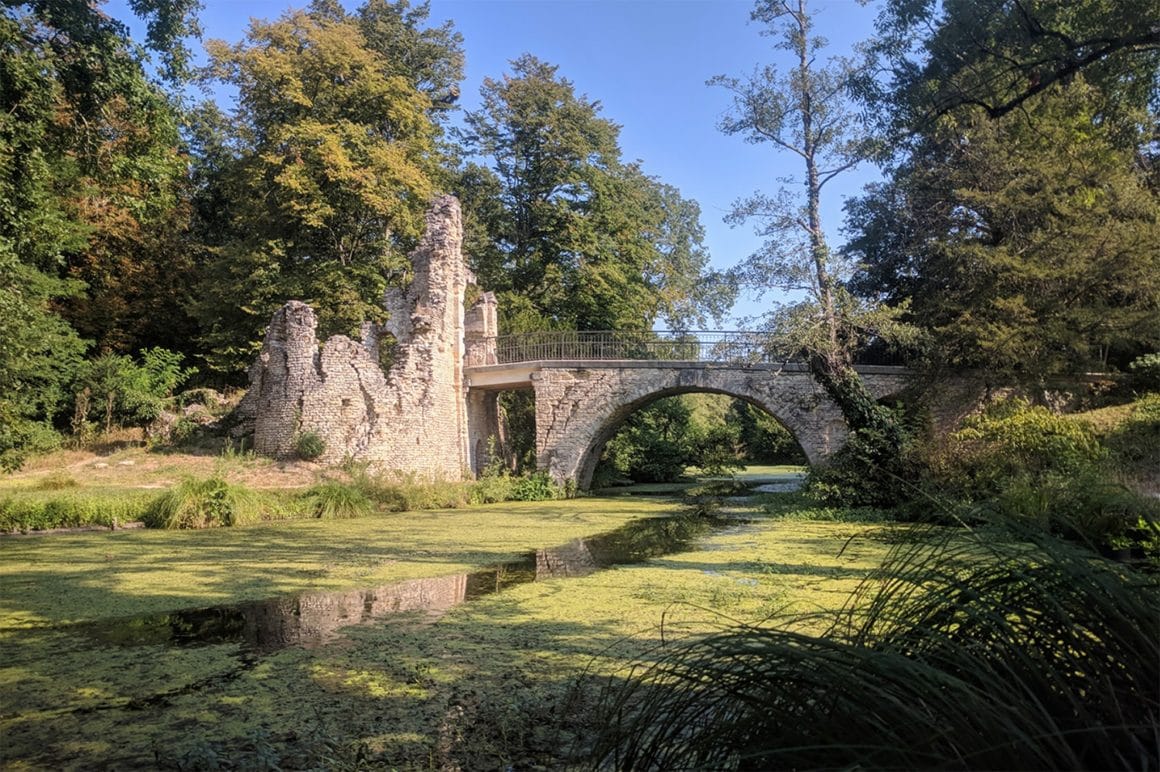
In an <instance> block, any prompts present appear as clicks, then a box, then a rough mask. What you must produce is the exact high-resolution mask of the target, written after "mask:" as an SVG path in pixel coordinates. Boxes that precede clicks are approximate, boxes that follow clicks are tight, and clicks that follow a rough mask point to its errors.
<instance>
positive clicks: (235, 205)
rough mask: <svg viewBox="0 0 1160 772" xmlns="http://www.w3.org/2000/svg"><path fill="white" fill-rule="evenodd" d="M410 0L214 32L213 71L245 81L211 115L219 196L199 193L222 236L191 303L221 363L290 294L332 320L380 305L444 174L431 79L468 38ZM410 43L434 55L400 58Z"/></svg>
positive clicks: (207, 138) (340, 325) (367, 315)
mask: <svg viewBox="0 0 1160 772" xmlns="http://www.w3.org/2000/svg"><path fill="white" fill-rule="evenodd" d="M406 9H407V5H406V4H405V3H398V4H387V3H382V2H371V3H369V4H367V5H366V6H364V7H363V8H362V9H360V11H358V12H357V13H355V14H353V15H347V14H346V13H345V12H344V11H342V9H341V7H339V6H338V5H337V4H334V3H315V5H314V6H312V8H311V10H309V11H291V12H288V13H287V14H286V15H284V16H283V17H282V18H280V19H278V20H277V21H273V22H266V21H254V22H252V24H251V26H250V29H249V32H248V33H247V36H246V38H245V40H243V41H242V42H240V43H237V44H235V45H227V44H225V43H223V42H220V41H210V43H209V44H208V50H209V52H210V56H211V67H210V74H211V75H212V77H213V78H215V79H217V80H219V81H221V82H224V83H227V84H230V85H232V86H234V87H236V88H237V90H238V101H237V107H236V109H235V110H234V111H233V112H232V113H231V114H230V115H229V116H228V117H225V116H221V115H215V114H214V111H213V110H211V109H210V110H205V111H203V113H202V123H201V127H202V128H203V133H202V135H201V142H202V147H203V149H204V150H205V157H206V158H207V161H208V163H209V164H210V168H209V170H208V172H207V176H208V178H209V179H208V182H209V184H208V185H207V187H206V188H205V189H203V191H202V193H201V195H202V196H203V199H206V200H208V201H211V202H214V203H217V204H224V209H223V208H221V207H216V208H215V207H213V206H203V211H205V212H207V213H208V215H209V217H210V218H211V221H210V222H209V223H208V225H207V231H208V230H214V231H217V232H218V233H219V234H220V236H219V237H218V240H217V241H216V243H214V244H213V250H212V255H213V256H212V258H211V259H210V260H209V264H208V266H207V270H206V273H205V276H204V279H203V281H202V283H201V291H200V293H199V295H200V297H201V301H202V302H200V303H199V304H198V305H197V308H196V310H197V314H198V316H199V318H200V319H201V320H202V323H203V325H204V326H205V330H206V333H207V334H206V343H207V344H208V346H209V348H210V355H209V359H210V363H211V366H213V367H216V368H218V369H223V370H226V371H238V370H239V369H240V368H241V367H243V366H244V365H245V364H246V363H247V362H248V361H249V360H250V358H251V357H252V355H253V353H254V351H255V350H256V346H257V343H258V341H259V338H260V336H261V332H262V330H263V329H264V328H265V325H266V324H267V323H268V321H269V317H270V314H271V313H272V312H273V310H274V309H275V308H277V307H278V306H279V305H280V304H281V303H283V302H285V300H287V299H289V298H301V299H303V300H305V301H307V302H310V303H312V304H314V305H315V306H316V307H317V308H318V309H319V310H320V324H321V326H322V328H323V331H324V332H327V333H332V332H353V331H354V330H355V329H357V325H358V323H359V322H360V321H362V320H364V319H376V320H377V319H381V316H382V314H383V310H382V307H381V305H380V302H379V301H380V298H381V297H382V293H383V290H384V288H385V286H386V282H387V276H388V275H390V274H392V273H394V274H397V275H401V274H402V273H403V272H404V271H405V268H406V260H405V257H406V254H407V252H408V251H409V249H410V247H411V246H413V244H414V242H415V241H416V240H417V238H418V237H419V236H420V235H421V229H422V227H423V212H424V210H425V208H426V205H427V202H428V201H429V199H430V198H431V196H432V195H433V193H434V192H435V190H436V188H437V184H438V179H439V175H440V174H441V170H440V160H441V158H440V155H439V153H438V152H437V149H436V139H437V133H438V132H437V127H436V124H435V123H434V122H433V119H432V110H433V102H432V98H431V89H439V88H446V87H448V86H446V84H445V82H444V80H443V79H446V78H449V77H451V76H453V75H455V74H456V73H458V71H459V70H458V69H457V68H458V66H459V64H458V62H459V56H460V54H459V51H458V47H457V45H458V43H457V39H456V38H454V36H450V33H449V31H448V30H447V29H446V28H444V32H446V33H447V35H445V36H442V37H438V38H437V40H436V42H432V41H431V40H429V39H427V38H426V37H425V36H424V35H423V33H421V32H419V31H417V30H415V29H414V28H413V27H411V26H409V25H412V24H415V23H418V21H419V20H421V19H422V18H423V14H422V13H418V14H416V13H407V12H406ZM389 22H390V23H389ZM392 24H393V25H394V26H392ZM401 31H406V32H407V35H403V34H402V33H401ZM408 46H418V49H419V50H418V53H417V56H421V57H424V58H423V61H421V62H416V63H412V64H411V65H407V64H405V63H406V60H405V59H404V58H402V56H401V54H400V50H403V49H407V48H408ZM433 46H434V47H439V46H444V47H443V48H442V49H441V50H442V53H443V57H444V59H443V60H441V62H440V61H436V60H437V59H438V57H436V56H435V55H434V53H433V51H434V50H435V49H434V48H433ZM400 47H402V49H400ZM424 84H426V86H424ZM432 84H433V85H432ZM421 86H424V88H421Z"/></svg>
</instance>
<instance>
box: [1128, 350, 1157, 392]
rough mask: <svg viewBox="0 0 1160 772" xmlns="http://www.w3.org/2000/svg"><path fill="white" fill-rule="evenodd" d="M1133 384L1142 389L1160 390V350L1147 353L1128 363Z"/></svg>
mask: <svg viewBox="0 0 1160 772" xmlns="http://www.w3.org/2000/svg"><path fill="white" fill-rule="evenodd" d="M1128 371H1129V372H1130V373H1131V374H1132V385H1133V386H1134V387H1135V388H1136V389H1138V390H1140V391H1160V352H1156V353H1155V354H1145V355H1144V356H1142V357H1138V358H1137V359H1134V360H1133V361H1132V363H1131V364H1129V365H1128Z"/></svg>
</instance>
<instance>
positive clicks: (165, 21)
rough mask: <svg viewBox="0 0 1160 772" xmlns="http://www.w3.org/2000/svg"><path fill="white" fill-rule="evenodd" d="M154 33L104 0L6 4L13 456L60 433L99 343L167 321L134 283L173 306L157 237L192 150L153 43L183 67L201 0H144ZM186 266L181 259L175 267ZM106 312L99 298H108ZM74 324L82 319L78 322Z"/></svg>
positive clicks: (7, 363)
mask: <svg viewBox="0 0 1160 772" xmlns="http://www.w3.org/2000/svg"><path fill="white" fill-rule="evenodd" d="M132 7H133V9H134V10H135V11H136V12H137V13H139V14H140V15H142V16H143V17H145V18H146V19H147V20H148V22H149V25H150V32H149V40H148V42H147V47H145V48H143V47H138V46H135V45H133V43H132V42H131V41H130V40H129V39H128V36H127V33H126V30H125V28H124V27H123V26H122V25H120V24H119V23H118V22H116V21H115V20H113V19H111V18H109V17H108V16H107V15H105V14H104V13H102V12H101V10H100V9H99V7H98V6H97V5H95V4H88V3H59V2H49V1H48V0H34V1H33V2H28V3H6V4H5V5H4V6H3V8H2V10H0V466H2V467H3V468H5V469H10V468H14V467H15V466H18V465H19V464H20V462H21V461H22V459H23V458H24V456H26V455H27V453H28V452H30V451H33V450H37V449H41V448H44V447H47V446H49V445H51V444H53V443H54V442H55V441H57V439H58V437H57V435H56V433H55V431H54V430H53V423H52V422H53V418H54V417H55V416H56V415H57V414H58V412H59V411H60V409H61V408H62V406H63V403H64V401H65V399H66V398H67V386H68V384H69V382H70V381H71V380H72V379H73V378H74V376H75V374H76V372H77V369H78V367H79V365H80V358H81V354H82V353H83V351H84V349H85V344H84V343H82V341H81V340H80V338H79V337H78V335H77V329H76V328H80V329H81V331H82V332H83V334H85V335H86V336H88V337H91V338H93V339H95V340H96V341H97V342H98V344H99V345H102V346H105V347H121V348H128V347H133V346H135V345H137V344H138V343H140V341H141V340H142V339H143V338H145V337H146V336H147V335H149V334H151V332H152V333H158V334H163V333H162V332H161V330H160V326H161V325H160V324H158V325H156V326H155V327H153V328H152V330H151V331H150V330H142V329H141V325H140V322H141V319H142V316H143V314H141V313H138V312H136V311H132V310H128V309H127V307H126V304H124V303H123V302H122V301H121V300H120V297H121V296H122V295H123V294H124V293H125V292H126V291H127V290H128V289H130V288H132V290H133V291H134V292H136V299H137V300H142V301H144V300H148V301H149V302H152V303H154V304H155V305H156V306H158V307H160V306H163V307H164V308H165V310H166V311H167V312H168V313H166V314H154V316H155V318H157V319H158V320H160V319H167V321H170V322H172V321H173V320H174V319H177V318H179V317H180V311H179V309H178V308H177V306H176V304H175V303H173V302H171V301H172V300H173V298H174V295H172V294H167V293H168V292H169V289H168V288H167V287H161V288H158V287H155V286H152V285H151V284H150V281H149V280H150V278H155V277H157V276H159V275H161V268H160V265H161V263H160V257H161V256H162V255H163V252H162V251H161V250H159V249H157V248H156V244H157V239H158V237H159V234H161V233H163V232H165V230H166V229H167V228H168V227H169V226H168V224H167V223H168V221H169V220H170V218H171V217H172V215H171V214H170V212H172V211H174V210H175V209H177V207H175V189H176V185H177V184H178V182H179V181H180V175H181V170H182V162H181V160H180V158H179V156H178V154H177V148H176V139H177V133H176V128H175V126H176V123H175V119H174V114H173V110H172V109H171V106H170V105H169V103H168V101H167V99H166V97H165V95H164V94H163V93H162V92H161V90H160V89H159V87H157V86H156V85H155V84H153V83H151V82H150V81H149V79H148V78H147V76H146V74H145V69H144V58H145V56H146V55H147V52H148V51H149V50H152V51H153V52H155V53H160V54H161V55H162V57H163V63H164V66H165V69H166V71H167V72H168V73H170V74H175V73H176V72H177V71H178V70H179V69H180V63H181V61H182V58H183V50H184V49H183V48H182V47H181V46H180V45H179V43H178V39H179V37H180V35H181V34H183V33H184V32H185V31H187V30H189V29H191V12H192V9H193V3H191V2H188V0H138V1H137V2H134V3H132ZM166 270H167V271H168V273H169V274H170V275H172V274H174V273H177V272H175V271H173V266H172V265H166ZM97 308H99V309H100V311H99V312H96V311H95V309H97ZM70 323H71V324H70Z"/></svg>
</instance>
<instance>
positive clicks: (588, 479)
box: [576, 386, 815, 489]
mask: <svg viewBox="0 0 1160 772" xmlns="http://www.w3.org/2000/svg"><path fill="white" fill-rule="evenodd" d="M681 394H720V395H722V396H725V397H732V398H734V399H740V400H743V401H745V402H748V403H749V404H751V405H754V406H756V407H758V408H760V409H761V410H763V411H765V412H766V413H769V414H770V415H772V416H773V417H774V418H775V419H777V421H778V422H779V423H781V425H782V426H784V427H785V428H786V430H787V431H788V432H789V433H790V435H791V436H792V437H793V438H794V441H795V442H797V444H798V445H799V446H800V447H801V448H802V450H803V451H804V452H805V454H806V458H807V459H809V461H810V463H814V461H815V458H814V457H813V456H811V455H810V451H809V450H808V449H807V448H806V446H805V445H803V444H802V441H801V440H800V439H798V436H797V434H796V433H795V432H794V430H793V428H792V427H790V426H788V425H787V424H786V423H785V422H784V421H782V419H781V418H778V416H777V415H776V414H775V413H773V412H772V411H770V410H769V408H767V407H766V406H764V405H762V404H761V403H760V402H759V401H757V400H756V399H754V398H753V397H752V396H751V395H746V394H733V393H730V392H727V391H721V390H718V389H709V388H694V387H680V386H678V387H674V388H671V389H662V390H660V391H656V392H653V393H651V394H648V395H646V396H644V397H642V398H640V399H638V400H635V401H634V402H630V403H626V404H624V405H621V406H620V407H618V408H617V409H616V410H613V411H612V413H611V414H609V416H608V418H607V419H606V421H607V423H606V424H605V425H604V426H602V427H601V428H600V429H598V430H597V432H596V434H595V435H594V436H593V437H592V439H591V441H590V443H589V445H588V449H587V450H586V451H584V453H583V454H582V456H581V459H580V465H579V467H578V471H577V474H576V483H577V486H578V487H580V488H581V489H586V488H588V487H589V485H591V483H592V478H593V475H594V474H595V472H596V467H597V465H598V464H599V463H600V455H601V452H602V451H603V450H604V446H605V445H607V444H608V441H609V440H611V439H612V438H613V437H614V436H615V435H616V432H617V431H618V430H619V429H620V427H622V426H623V425H624V422H625V421H627V420H628V419H629V417H630V416H631V415H632V414H633V413H635V412H637V411H638V410H643V409H644V408H646V407H648V406H649V405H651V404H653V403H654V402H657V401H659V400H662V399H665V398H666V397H676V396H679V395H681Z"/></svg>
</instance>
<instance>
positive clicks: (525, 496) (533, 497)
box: [511, 472, 564, 501]
mask: <svg viewBox="0 0 1160 772" xmlns="http://www.w3.org/2000/svg"><path fill="white" fill-rule="evenodd" d="M563 495H564V493H563V491H562V490H560V487H559V486H558V485H556V484H555V483H554V482H552V478H551V477H549V476H548V473H547V472H534V473H532V474H529V475H524V476H523V477H520V478H518V479H517V480H516V481H515V484H514V485H513V486H512V492H511V498H512V500H513V501H551V500H553V499H559V498H563Z"/></svg>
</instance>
